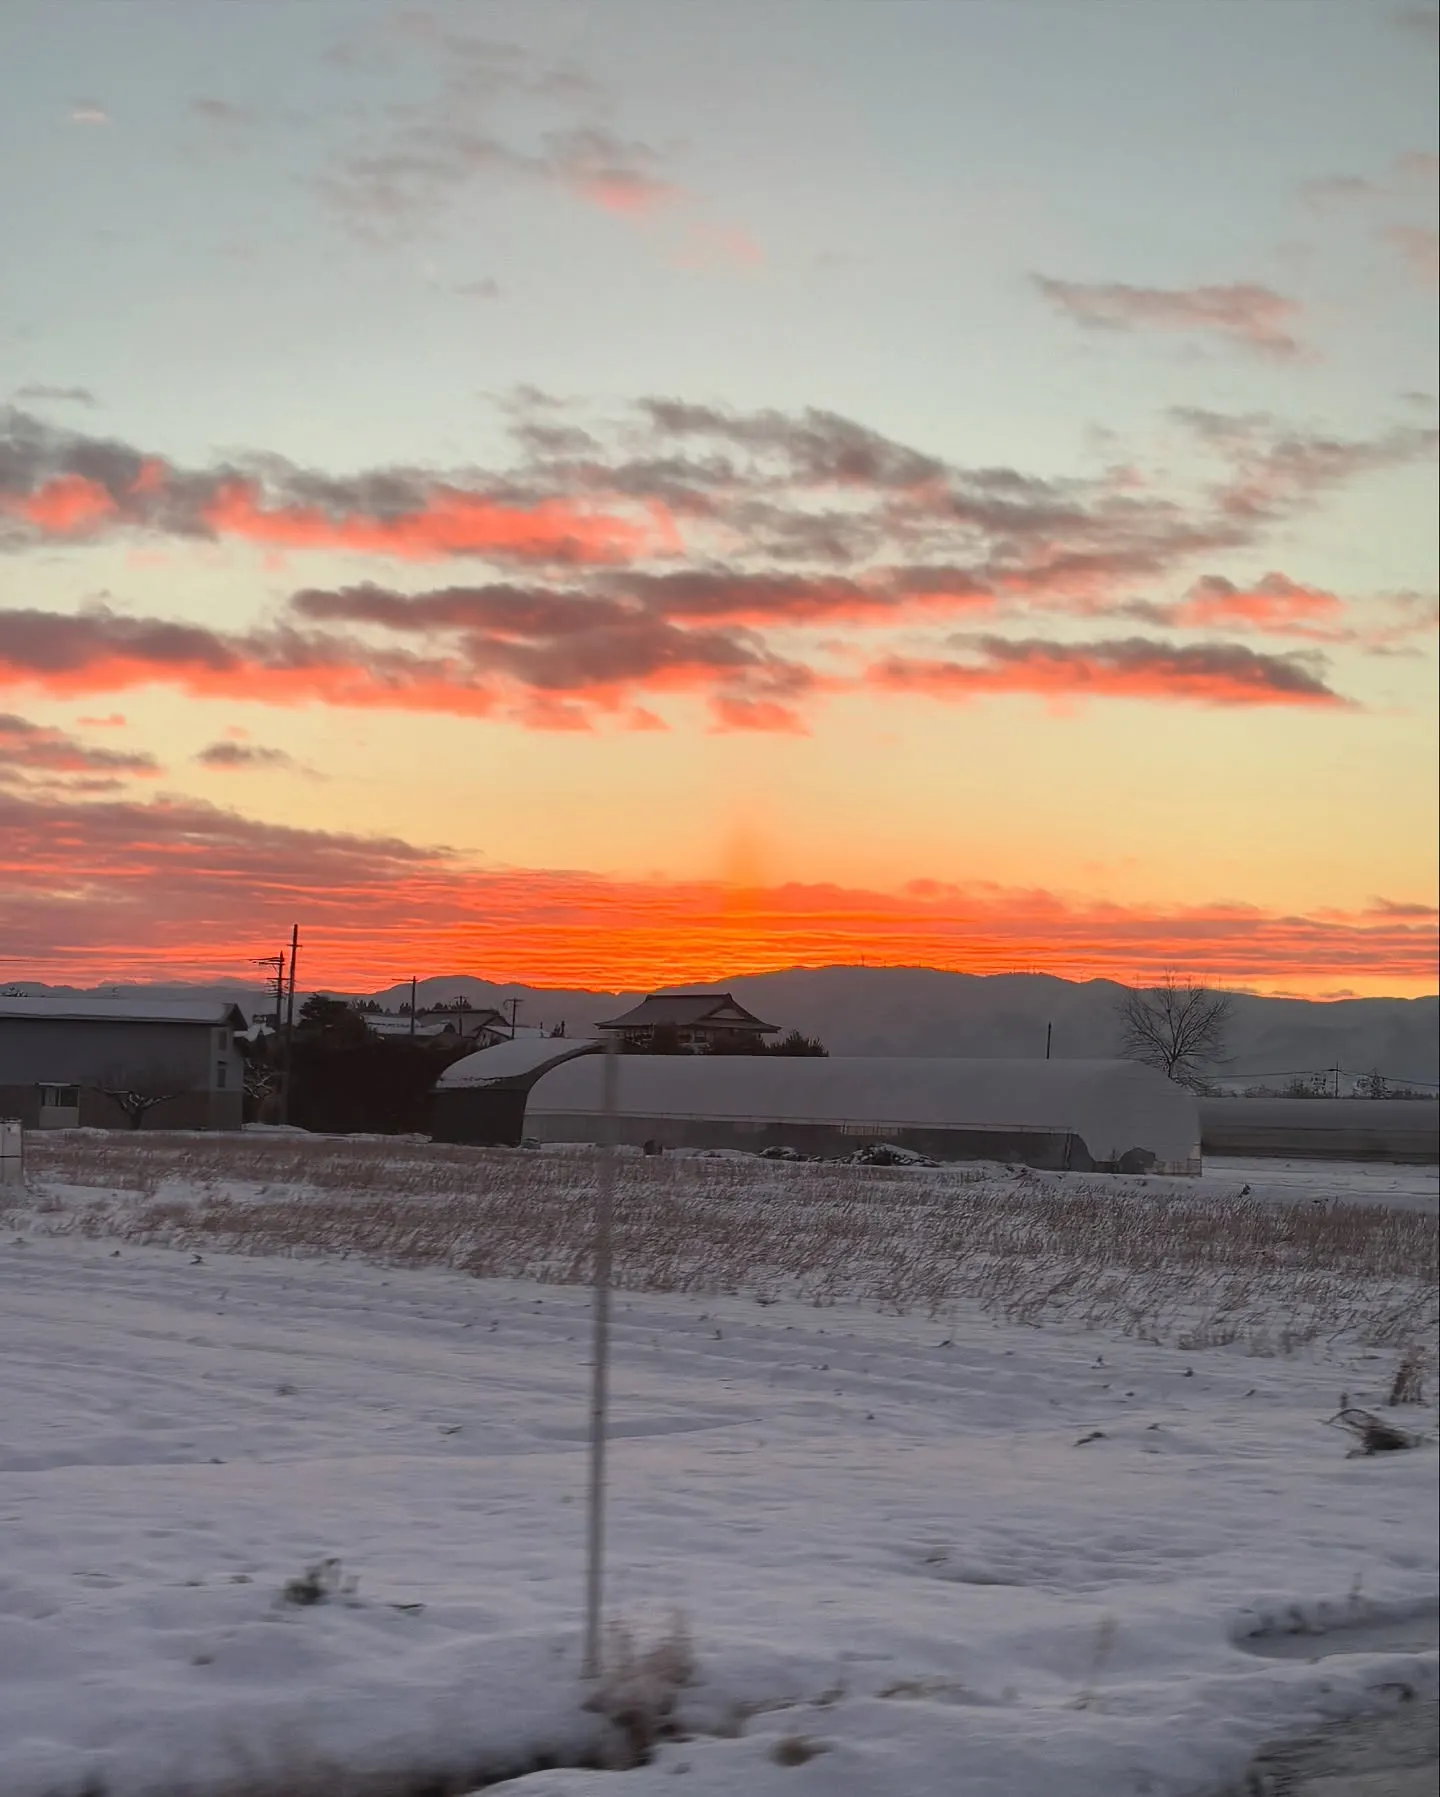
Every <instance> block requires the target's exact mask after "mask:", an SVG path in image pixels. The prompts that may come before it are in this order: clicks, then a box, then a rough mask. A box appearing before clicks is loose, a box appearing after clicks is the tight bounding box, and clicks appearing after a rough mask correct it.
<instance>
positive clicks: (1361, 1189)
mask: <svg viewBox="0 0 1440 1797" xmlns="http://www.w3.org/2000/svg"><path fill="white" fill-rule="evenodd" d="M1237 1185H1240V1186H1245V1185H1248V1186H1249V1187H1250V1188H1251V1190H1252V1192H1255V1193H1258V1194H1259V1195H1260V1196H1261V1197H1263V1198H1266V1199H1268V1200H1269V1201H1271V1202H1272V1203H1292V1204H1294V1203H1306V1204H1316V1203H1322V1204H1323V1203H1333V1202H1335V1201H1336V1200H1339V1201H1340V1202H1343V1203H1345V1204H1383V1205H1386V1206H1388V1207H1389V1208H1390V1209H1392V1210H1417V1211H1422V1212H1428V1213H1429V1215H1431V1216H1435V1215H1437V1214H1440V1166H1435V1165H1430V1166H1412V1165H1407V1164H1404V1163H1394V1162H1390V1161H1329V1160H1325V1161H1308V1160H1271V1159H1269V1158H1268V1157H1267V1158H1265V1159H1261V1160H1240V1159H1238V1158H1235V1159H1232V1158H1229V1157H1222V1156H1220V1155H1218V1154H1207V1155H1206V1156H1205V1176H1204V1181H1203V1187H1208V1188H1211V1189H1218V1190H1226V1189H1230V1190H1233V1189H1234V1188H1235V1187H1236V1186H1237Z"/></svg>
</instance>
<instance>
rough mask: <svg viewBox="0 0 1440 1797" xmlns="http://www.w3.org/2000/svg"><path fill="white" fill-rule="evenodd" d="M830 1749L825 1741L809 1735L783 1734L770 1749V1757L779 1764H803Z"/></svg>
mask: <svg viewBox="0 0 1440 1797" xmlns="http://www.w3.org/2000/svg"><path fill="white" fill-rule="evenodd" d="M828 1751H829V1750H828V1749H827V1747H826V1745H825V1743H824V1742H823V1741H815V1740H812V1739H811V1737H810V1736H809V1735H781V1737H780V1739H779V1740H778V1741H777V1742H776V1743H775V1745H774V1746H773V1747H772V1748H771V1749H770V1757H771V1759H772V1760H774V1762H775V1764H776V1765H777V1766H803V1765H804V1764H805V1762H806V1761H807V1760H813V1759H815V1758H816V1756H817V1755H819V1754H822V1753H826V1752H828Z"/></svg>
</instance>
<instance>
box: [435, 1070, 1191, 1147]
mask: <svg viewBox="0 0 1440 1797" xmlns="http://www.w3.org/2000/svg"><path fill="white" fill-rule="evenodd" d="M486 1052H487V1053H489V1054H493V1053H495V1052H496V1051H495V1050H493V1049H492V1050H488V1051H486ZM471 1058H472V1059H473V1060H477V1061H478V1060H481V1059H483V1058H484V1057H483V1056H473V1057H471ZM468 1065H469V1063H468V1062H463V1061H462V1062H460V1063H458V1064H457V1066H456V1067H453V1068H451V1069H450V1074H452V1075H453V1074H455V1073H457V1072H459V1071H460V1070H461V1069H463V1068H465V1067H466V1066H468ZM447 1077H448V1076H447ZM618 1077H619V1101H618V1110H619V1113H620V1115H621V1116H622V1117H623V1118H626V1119H643V1120H646V1121H649V1122H653V1123H654V1125H655V1129H654V1131H653V1132H652V1133H653V1134H654V1135H655V1136H656V1137H657V1138H660V1139H663V1138H664V1136H665V1134H666V1133H667V1132H666V1131H665V1129H664V1125H665V1124H666V1123H667V1122H669V1123H673V1124H677V1125H678V1124H681V1123H689V1124H711V1125H728V1126H730V1127H731V1128H733V1129H738V1130H747V1129H748V1130H752V1131H753V1130H756V1129H761V1128H763V1127H764V1126H766V1125H776V1126H792V1127H793V1126H812V1125H813V1126H820V1127H825V1128H828V1129H830V1130H832V1131H834V1130H839V1131H841V1132H842V1133H843V1134H845V1135H847V1136H856V1135H865V1136H869V1137H871V1138H876V1139H881V1140H887V1139H891V1138H893V1137H895V1136H897V1135H900V1134H902V1133H904V1132H914V1131H925V1132H946V1133H948V1132H955V1133H956V1134H957V1135H958V1134H959V1133H960V1132H965V1131H981V1132H988V1133H990V1134H992V1135H998V1134H1000V1133H1002V1132H1012V1133H1014V1134H1016V1135H1018V1136H1023V1135H1024V1134H1026V1133H1028V1132H1049V1133H1052V1134H1054V1133H1057V1132H1059V1133H1065V1134H1069V1135H1074V1136H1078V1137H1079V1138H1081V1140H1082V1141H1083V1142H1084V1143H1085V1145H1086V1148H1087V1149H1088V1152H1089V1153H1090V1155H1092V1156H1093V1157H1094V1158H1095V1159H1096V1160H1097V1161H1116V1160H1119V1159H1120V1157H1121V1156H1123V1155H1125V1154H1127V1153H1131V1152H1134V1151H1137V1150H1138V1151H1141V1152H1142V1153H1145V1154H1148V1155H1153V1156H1154V1157H1155V1161H1156V1162H1157V1163H1158V1164H1160V1165H1163V1166H1165V1167H1171V1168H1174V1169H1175V1170H1177V1171H1180V1170H1185V1169H1187V1168H1191V1167H1194V1166H1198V1158H1199V1152H1200V1123H1199V1108H1198V1105H1197V1103H1196V1100H1195V1097H1194V1095H1193V1094H1192V1093H1190V1092H1188V1091H1186V1090H1185V1089H1184V1088H1183V1087H1181V1086H1178V1085H1176V1084H1175V1083H1174V1082H1173V1081H1171V1080H1168V1079H1166V1078H1165V1077H1164V1076H1163V1075H1162V1074H1160V1073H1157V1072H1155V1071H1154V1070H1153V1069H1151V1068H1148V1067H1140V1066H1136V1065H1135V1064H1134V1063H1133V1062H1130V1061H1038V1060H1013V1061H1000V1060H942V1059H929V1058H927V1059H919V1058H899V1057H885V1058H880V1057H859V1056H855V1057H851V1056H838V1055H837V1056H831V1057H829V1058H826V1059H821V1058H818V1057H817V1058H815V1059H809V1058H804V1057H796V1058H795V1059H788V1058H785V1057H783V1056H773V1055H737V1056H728V1055H725V1056H712V1055H625V1056H623V1057H622V1058H621V1060H620V1064H619V1069H618ZM601 1079H602V1068H601V1065H600V1063H599V1062H598V1061H596V1060H593V1059H588V1058H587V1059H572V1060H567V1061H566V1062H565V1063H564V1064H563V1065H557V1066H555V1067H553V1068H551V1069H550V1070H548V1071H546V1072H545V1073H543V1074H542V1075H541V1076H540V1077H539V1078H537V1079H536V1080H535V1082H534V1085H533V1089H532V1090H531V1093H530V1097H529V1101H528V1103H527V1105H526V1129H527V1131H528V1132H529V1133H531V1134H533V1135H535V1136H538V1137H539V1138H541V1139H542V1140H543V1139H546V1138H547V1136H549V1137H557V1136H566V1137H570V1138H571V1139H573V1132H574V1130H575V1128H576V1127H577V1126H578V1125H580V1124H582V1123H583V1122H584V1121H585V1120H587V1119H591V1118H594V1119H596V1120H597V1121H598V1118H599V1116H600V1093H601ZM691 1133H692V1135H693V1133H694V1132H693V1131H692V1132H691Z"/></svg>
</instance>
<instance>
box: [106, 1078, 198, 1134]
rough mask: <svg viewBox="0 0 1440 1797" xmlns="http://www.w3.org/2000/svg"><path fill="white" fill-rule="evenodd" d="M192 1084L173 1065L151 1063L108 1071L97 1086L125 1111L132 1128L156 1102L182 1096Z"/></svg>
mask: <svg viewBox="0 0 1440 1797" xmlns="http://www.w3.org/2000/svg"><path fill="white" fill-rule="evenodd" d="M192 1085H193V1081H191V1080H190V1079H189V1078H188V1077H187V1076H186V1075H185V1074H184V1073H181V1072H178V1071H177V1070H176V1069H174V1068H171V1067H152V1068H147V1069H145V1070H144V1071H126V1072H122V1073H111V1074H108V1075H107V1076H105V1077H104V1078H102V1079H101V1081H100V1090H101V1091H102V1092H103V1093H104V1094H105V1096H106V1097H107V1098H109V1099H113V1100H114V1102H115V1103H116V1104H118V1105H119V1107H120V1109H121V1110H122V1111H124V1113H125V1115H126V1116H127V1117H128V1118H129V1120H130V1127H131V1129H139V1128H140V1127H141V1125H142V1124H143V1123H144V1121H145V1118H146V1116H147V1114H148V1113H149V1112H150V1111H153V1110H154V1109H155V1107H156V1105H158V1104H169V1102H170V1100H171V1099H172V1098H180V1097H182V1096H183V1095H184V1094H185V1093H186V1092H188V1091H190V1090H191V1087H192Z"/></svg>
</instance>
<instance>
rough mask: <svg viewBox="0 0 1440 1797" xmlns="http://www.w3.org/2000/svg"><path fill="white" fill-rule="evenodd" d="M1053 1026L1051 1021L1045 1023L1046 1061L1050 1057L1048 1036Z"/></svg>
mask: <svg viewBox="0 0 1440 1797" xmlns="http://www.w3.org/2000/svg"><path fill="white" fill-rule="evenodd" d="M1054 1028H1055V1025H1054V1024H1053V1023H1047V1024H1046V1025H1045V1059H1046V1060H1047V1061H1048V1060H1049V1059H1050V1037H1051V1034H1052V1033H1053V1031H1054Z"/></svg>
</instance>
